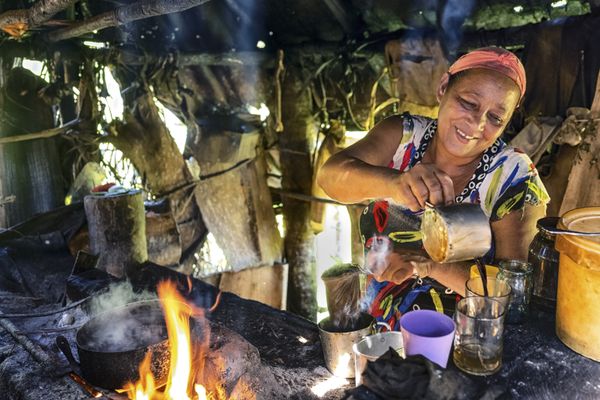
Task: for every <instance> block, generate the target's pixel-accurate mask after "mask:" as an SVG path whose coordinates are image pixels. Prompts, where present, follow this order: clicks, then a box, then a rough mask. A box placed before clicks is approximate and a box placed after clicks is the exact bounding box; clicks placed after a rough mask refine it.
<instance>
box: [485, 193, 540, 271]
mask: <svg viewBox="0 0 600 400" xmlns="http://www.w3.org/2000/svg"><path fill="white" fill-rule="evenodd" d="M545 216H546V205H545V204H539V205H531V204H525V206H524V207H523V208H522V209H520V210H516V211H512V212H511V213H509V214H508V215H506V216H504V217H503V218H502V219H501V220H499V221H494V222H492V233H493V237H494V243H495V245H496V260H522V261H527V255H528V252H529V245H530V244H531V241H532V240H533V237H534V236H535V234H536V233H537V228H536V223H537V221H538V220H539V219H540V218H544V217H545Z"/></svg>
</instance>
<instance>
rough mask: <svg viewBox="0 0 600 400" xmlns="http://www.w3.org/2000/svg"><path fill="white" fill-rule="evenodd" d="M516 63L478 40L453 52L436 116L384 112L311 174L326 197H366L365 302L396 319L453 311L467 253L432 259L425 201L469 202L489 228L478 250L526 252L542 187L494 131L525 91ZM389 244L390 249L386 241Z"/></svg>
mask: <svg viewBox="0 0 600 400" xmlns="http://www.w3.org/2000/svg"><path fill="white" fill-rule="evenodd" d="M525 86H526V80H525V70H524V68H523V65H522V64H521V62H520V61H519V59H518V58H517V57H516V56H515V55H514V54H512V53H511V52H509V51H507V50H504V49H501V48H497V47H487V48H482V49H478V50H475V51H472V52H470V53H468V54H466V55H465V56H463V57H461V58H460V59H458V60H457V61H456V62H455V63H454V64H453V65H452V66H451V67H450V69H449V70H448V73H446V74H444V76H443V77H442V79H441V82H440V84H439V87H438V90H437V99H438V101H439V113H438V119H437V120H433V119H429V118H425V117H419V116H411V115H408V114H404V115H402V116H393V117H390V118H387V119H385V120H383V121H381V122H380V123H379V124H378V125H376V126H375V127H374V128H373V129H372V130H371V131H370V132H369V133H368V134H367V136H366V137H365V138H364V139H362V140H360V141H359V142H357V143H355V144H354V145H352V146H350V147H348V148H346V149H345V150H343V151H341V152H339V153H337V154H336V155H334V156H332V157H331V158H330V159H329V160H328V161H327V163H325V165H324V166H323V167H322V169H321V170H320V171H319V175H318V177H317V178H318V182H319V184H320V185H321V186H322V187H323V189H324V190H325V192H326V193H327V194H328V195H330V196H331V197H332V198H334V199H336V200H338V201H341V202H345V203H357V202H361V201H365V200H372V199H377V200H376V201H374V202H371V203H370V204H369V206H368V207H367V208H366V209H365V211H364V212H363V215H362V217H361V235H362V239H363V243H364V244H365V250H366V251H367V254H366V262H365V264H366V267H367V268H369V269H370V270H371V271H372V273H373V278H375V279H370V280H369V283H368V286H367V295H368V301H369V302H370V312H371V314H372V315H374V316H375V317H376V318H377V319H378V320H379V321H385V322H388V323H389V324H390V325H391V326H392V327H393V329H396V330H397V329H399V317H400V315H401V314H402V313H404V312H406V311H408V310H411V309H418V308H431V309H437V310H438V311H444V312H446V313H452V312H453V309H454V304H455V301H456V297H457V295H464V290H465V289H464V287H465V281H466V280H467V279H468V277H469V265H471V264H472V262H462V263H459V262H457V263H449V264H438V263H435V262H433V261H432V260H430V259H429V258H427V257H426V255H425V253H424V251H423V249H422V243H421V241H420V232H419V226H420V216H421V214H422V210H423V208H424V206H425V202H426V201H429V202H431V203H433V204H435V205H441V204H450V203H453V202H457V203H462V202H467V203H477V204H480V206H481V208H482V210H483V211H484V212H485V214H486V215H487V216H488V218H489V220H490V225H491V229H492V234H493V245H492V250H491V251H490V253H489V254H488V255H487V256H486V260H487V261H488V262H489V261H492V260H494V259H495V260H499V259H520V260H526V259H527V250H528V246H529V243H530V242H531V240H532V239H533V236H534V235H535V233H536V229H535V223H536V221H537V220H538V219H539V218H542V217H544V216H545V213H546V203H547V202H548V201H549V197H548V194H547V192H546V190H545V188H544V186H543V184H542V183H541V181H540V179H539V177H538V174H537V171H536V170H535V167H534V166H533V164H532V162H531V160H530V159H529V158H528V157H527V156H526V155H525V154H522V153H520V152H519V151H518V150H516V149H514V148H512V147H510V146H507V145H506V144H505V143H504V142H503V141H502V140H501V139H500V136H501V134H502V132H503V131H504V129H505V128H506V126H507V125H508V123H509V121H510V119H511V117H512V114H513V112H514V111H515V109H516V108H517V107H518V105H519V104H520V102H521V100H522V98H523V95H524V94H525ZM388 250H389V251H388Z"/></svg>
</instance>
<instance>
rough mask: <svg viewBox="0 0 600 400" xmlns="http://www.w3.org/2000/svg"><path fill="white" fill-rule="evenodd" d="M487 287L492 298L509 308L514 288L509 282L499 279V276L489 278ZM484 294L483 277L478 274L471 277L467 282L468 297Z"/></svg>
mask: <svg viewBox="0 0 600 400" xmlns="http://www.w3.org/2000/svg"><path fill="white" fill-rule="evenodd" d="M487 289H488V297H489V298H490V299H494V300H496V301H498V302H500V304H502V305H503V306H504V308H508V303H509V301H510V296H511V293H512V289H511V287H510V284H509V283H508V282H506V281H504V280H501V279H498V278H497V277H493V278H488V279H487ZM483 295H484V291H483V282H482V280H481V277H479V276H477V277H475V278H471V279H469V280H468V281H467V283H466V297H472V296H476V297H478V296H483Z"/></svg>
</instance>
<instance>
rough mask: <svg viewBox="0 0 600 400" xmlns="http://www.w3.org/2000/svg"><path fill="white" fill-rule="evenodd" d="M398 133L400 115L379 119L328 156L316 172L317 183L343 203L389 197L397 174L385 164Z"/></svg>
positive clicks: (399, 130)
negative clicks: (356, 137)
mask: <svg viewBox="0 0 600 400" xmlns="http://www.w3.org/2000/svg"><path fill="white" fill-rule="evenodd" d="M402 135H403V129H402V117H399V116H394V117H390V118H387V119H385V120H383V121H381V122H380V123H379V124H377V125H376V126H375V127H374V128H373V129H371V130H370V131H369V133H368V134H367V136H365V137H364V138H363V139H361V140H359V141H358V142H356V143H355V144H353V145H352V146H350V147H347V148H346V149H344V150H342V151H340V152H338V153H336V154H334V155H333V156H331V157H330V158H329V159H328V160H327V162H325V164H324V165H323V166H322V167H321V169H320V170H319V171H318V175H317V182H318V184H319V185H320V186H321V187H322V188H323V190H324V191H325V193H327V194H328V195H329V196H330V197H331V198H333V199H336V200H338V201H341V202H343V203H358V202H361V201H364V200H369V199H374V198H383V197H391V195H392V191H391V190H390V188H391V187H392V186H393V185H394V182H395V180H396V179H397V178H398V177H399V175H400V174H399V173H398V171H395V170H393V169H391V168H388V167H387V165H388V164H389V162H390V160H392V158H393V156H394V153H395V151H396V149H397V148H398V146H399V145H400V141H401V140H402Z"/></svg>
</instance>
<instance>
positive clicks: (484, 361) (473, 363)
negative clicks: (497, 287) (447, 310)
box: [453, 296, 505, 375]
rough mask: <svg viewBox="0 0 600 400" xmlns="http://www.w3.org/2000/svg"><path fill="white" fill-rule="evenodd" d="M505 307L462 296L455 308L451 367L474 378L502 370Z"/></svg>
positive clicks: (495, 301)
mask: <svg viewBox="0 0 600 400" xmlns="http://www.w3.org/2000/svg"><path fill="white" fill-rule="evenodd" d="M504 310H505V307H504V306H503V305H502V303H500V302H499V301H497V300H494V299H491V298H489V297H480V296H474V297H465V298H464V299H462V300H460V301H459V302H458V303H457V305H456V312H455V313H454V321H455V322H456V332H455V334H454V353H453V359H454V364H455V365H456V366H457V367H458V368H459V369H461V370H463V371H464V372H467V373H469V374H473V375H491V374H493V373H495V372H497V371H498V370H499V369H500V368H501V367H502V349H503V337H504V315H505V313H504Z"/></svg>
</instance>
